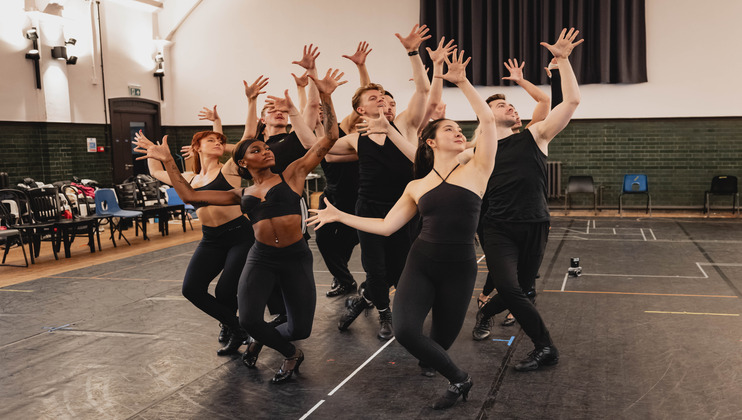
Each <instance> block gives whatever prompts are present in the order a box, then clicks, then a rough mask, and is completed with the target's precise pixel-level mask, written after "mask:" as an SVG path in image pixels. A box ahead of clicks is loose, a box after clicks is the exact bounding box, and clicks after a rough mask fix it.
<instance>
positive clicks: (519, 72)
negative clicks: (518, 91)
mask: <svg viewBox="0 0 742 420" xmlns="http://www.w3.org/2000/svg"><path fill="white" fill-rule="evenodd" d="M525 65H526V62H525V61H523V62H521V63H520V66H518V59H517V58H508V61H507V62H506V63H505V68H506V69H508V71H509V72H510V76H507V77H503V78H502V80H510V81H513V82H515V83H518V82H520V81H521V80H523V66H525Z"/></svg>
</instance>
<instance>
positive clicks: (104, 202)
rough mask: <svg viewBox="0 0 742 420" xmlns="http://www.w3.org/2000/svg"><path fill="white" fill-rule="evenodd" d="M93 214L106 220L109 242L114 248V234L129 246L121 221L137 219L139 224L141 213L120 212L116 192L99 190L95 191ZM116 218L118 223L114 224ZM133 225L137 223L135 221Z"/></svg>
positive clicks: (106, 189)
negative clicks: (117, 233) (109, 230)
mask: <svg viewBox="0 0 742 420" xmlns="http://www.w3.org/2000/svg"><path fill="white" fill-rule="evenodd" d="M95 214H96V215H97V216H99V217H101V218H105V219H108V224H109V226H110V227H111V241H112V242H113V246H114V247H116V240H115V239H114V233H115V232H116V231H118V232H119V239H121V238H122V237H123V238H124V240H125V241H126V243H127V244H129V245H131V243H130V242H129V240H128V239H126V236H124V233H123V227H124V224H123V221H124V220H126V219H136V218H139V221H140V222H141V218H142V212H141V211H136V210H122V209H121V207H119V201H118V199H117V198H116V192H115V191H114V190H113V189H111V188H100V189H97V190H95ZM114 217H118V218H119V220H118V223H115V222H114V220H113V218H114ZM134 223H137V222H136V220H135V221H134Z"/></svg>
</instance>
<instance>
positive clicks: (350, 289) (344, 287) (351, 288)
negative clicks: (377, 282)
mask: <svg viewBox="0 0 742 420" xmlns="http://www.w3.org/2000/svg"><path fill="white" fill-rule="evenodd" d="M357 287H358V285H357V284H356V282H353V283H351V284H338V285H336V286H335V287H333V288H331V289H330V290H328V291H327V293H325V295H327V297H337V296H342V295H347V294H350V293H355V291H356V289H357Z"/></svg>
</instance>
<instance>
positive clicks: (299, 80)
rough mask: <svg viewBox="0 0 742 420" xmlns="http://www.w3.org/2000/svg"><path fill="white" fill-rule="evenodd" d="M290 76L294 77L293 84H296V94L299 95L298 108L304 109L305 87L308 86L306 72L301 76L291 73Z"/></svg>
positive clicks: (305, 102)
mask: <svg viewBox="0 0 742 420" xmlns="http://www.w3.org/2000/svg"><path fill="white" fill-rule="evenodd" d="M291 75H292V76H294V82H296V92H297V94H298V95H299V108H301V109H304V108H305V107H306V106H307V90H306V87H307V85H308V84H309V77H307V72H306V71H305V72H304V74H302V75H301V76H297V75H295V74H294V73H291Z"/></svg>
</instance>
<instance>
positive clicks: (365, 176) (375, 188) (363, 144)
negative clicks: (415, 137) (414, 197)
mask: <svg viewBox="0 0 742 420" xmlns="http://www.w3.org/2000/svg"><path fill="white" fill-rule="evenodd" d="M410 181H412V162H411V161H410V160H409V159H407V156H405V155H404V153H402V152H401V151H400V150H399V149H398V148H397V146H395V145H394V142H393V141H391V140H390V139H389V137H387V138H386V139H384V144H383V145H379V144H377V143H375V142H374V141H373V140H371V139H370V138H368V136H366V135H359V136H358V197H359V198H360V199H365V200H370V201H376V202H380V203H386V204H394V202H396V201H397V200H398V199H399V197H401V196H402V193H403V192H404V189H405V187H406V186H407V183H408V182H410Z"/></svg>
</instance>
